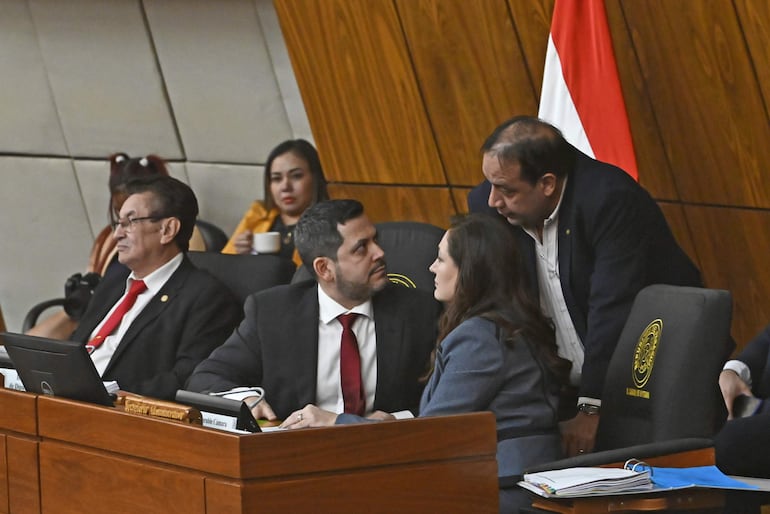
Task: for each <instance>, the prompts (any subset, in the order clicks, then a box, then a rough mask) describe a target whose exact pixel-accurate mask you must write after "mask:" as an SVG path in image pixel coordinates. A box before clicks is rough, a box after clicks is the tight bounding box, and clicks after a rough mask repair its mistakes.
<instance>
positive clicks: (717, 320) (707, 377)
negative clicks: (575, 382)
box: [501, 285, 732, 512]
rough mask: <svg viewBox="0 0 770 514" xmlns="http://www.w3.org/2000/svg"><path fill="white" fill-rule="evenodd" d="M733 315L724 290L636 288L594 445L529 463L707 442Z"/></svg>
mask: <svg viewBox="0 0 770 514" xmlns="http://www.w3.org/2000/svg"><path fill="white" fill-rule="evenodd" d="M731 319H732V297H731V295H730V293H729V292H728V291H723V290H716V289H701V288H695V287H678V286H669V285H652V286H648V287H646V288H644V289H642V291H640V292H639V294H638V295H637V297H636V300H635V301H634V304H633V307H632V308H631V313H630V315H629V317H628V320H627V321H626V324H625V326H624V328H623V332H622V333H621V336H620V339H619V341H618V345H617V347H616V349H615V352H614V354H613V355H612V360H611V361H610V366H609V370H608V373H607V378H606V381H605V385H604V390H603V394H602V411H601V418H600V420H599V429H598V433H597V438H596V448H597V451H596V452H593V453H588V454H585V455H579V456H576V457H571V458H567V459H562V460H559V461H556V462H549V463H543V464H542V465H539V466H536V467H533V468H532V469H529V470H527V471H528V472H534V471H543V470H551V469H562V468H570V467H580V466H600V465H603V464H609V463H617V462H620V463H622V462H624V461H626V460H628V459H631V458H636V459H647V458H652V457H660V456H667V455H671V454H686V453H687V452H691V451H695V450H698V449H702V448H708V447H710V446H711V445H712V440H711V437H712V436H713V435H714V434H715V433H716V431H717V429H718V425H719V423H720V422H721V421H723V420H724V419H725V417H726V415H727V413H726V411H725V410H724V404H723V402H722V396H721V392H720V390H719V385H718V377H719V373H720V371H721V369H722V364H723V363H724V360H725V358H726V357H727V356H728V354H729V352H730V351H731V349H732V340H731V339H730V322H731ZM674 461H675V459H674ZM712 464H713V462H712ZM669 465H672V464H669ZM684 465H691V464H684ZM510 478H511V480H510V481H506V480H505V479H503V480H501V486H507V487H510V486H512V485H513V483H515V480H517V477H510ZM565 512H566V511H565Z"/></svg>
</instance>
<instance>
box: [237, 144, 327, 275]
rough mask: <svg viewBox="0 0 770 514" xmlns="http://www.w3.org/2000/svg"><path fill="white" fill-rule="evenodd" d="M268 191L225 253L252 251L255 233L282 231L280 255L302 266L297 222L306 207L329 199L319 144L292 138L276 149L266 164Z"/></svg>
mask: <svg viewBox="0 0 770 514" xmlns="http://www.w3.org/2000/svg"><path fill="white" fill-rule="evenodd" d="M264 190H265V201H264V202H260V201H259V200H257V201H255V202H254V203H252V204H251V207H250V208H249V210H248V211H246V213H245V214H244V215H243V219H241V222H240V223H239V224H238V227H237V228H236V229H235V232H233V235H232V237H231V238H230V241H228V243H227V245H226V246H225V247H224V249H223V250H222V253H241V254H247V253H252V242H253V238H254V234H255V233H260V232H278V233H280V234H281V250H280V252H279V255H281V256H283V257H286V258H289V259H292V260H293V261H294V263H295V264H296V265H297V266H299V265H300V264H301V263H302V262H301V260H300V258H299V255H298V254H297V251H296V250H295V249H294V237H293V232H294V225H295V224H296V223H297V220H299V217H300V216H301V215H302V213H303V212H305V209H307V208H308V207H310V206H311V205H313V204H314V203H316V202H318V201H322V200H328V199H329V194H328V193H327V192H326V178H325V177H324V173H323V169H321V161H320V160H319V158H318V152H317V151H316V149H315V147H313V145H312V144H310V143H309V142H307V141H305V140H304V139H290V140H288V141H284V142H283V143H281V144H279V145H278V146H276V147H275V148H273V150H272V151H271V152H270V155H268V157H267V163H266V164H265V188H264Z"/></svg>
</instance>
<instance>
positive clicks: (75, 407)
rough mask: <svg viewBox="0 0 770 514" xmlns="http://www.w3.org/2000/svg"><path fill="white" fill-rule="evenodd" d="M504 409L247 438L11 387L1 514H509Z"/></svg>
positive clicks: (0, 419)
mask: <svg viewBox="0 0 770 514" xmlns="http://www.w3.org/2000/svg"><path fill="white" fill-rule="evenodd" d="M496 441H497V439H496V432H495V420H494V417H493V415H492V414H491V413H477V414H465V415H458V416H447V417H437V418H424V419H413V420H404V421H392V422H383V423H376V424H361V425H347V426H336V427H329V428H318V429H307V430H297V431H285V432H284V431H280V432H269V433H263V434H252V435H239V434H233V433H227V432H220V431H216V430H211V429H207V428H203V427H200V426H191V425H185V424H181V423H177V422H173V421H166V420H163V419H156V418H150V417H144V416H138V415H133V414H127V413H125V412H122V411H120V410H117V409H111V408H106V407H101V406H97V405H90V404H86V403H80V402H74V401H69V400H63V399H60V398H52V397H47V396H38V395H34V394H30V393H20V392H16V391H11V390H7V389H2V388H0V450H1V451H0V512H11V513H13V514H25V513H57V514H59V513H70V512H71V513H77V514H81V513H84V512H89V513H91V512H110V513H131V514H133V513H136V512H142V513H162V514H170V513H177V512H178V513H184V514H190V513H201V514H203V513H222V514H238V513H256V512H308V513H317V512H335V513H361V512H365V513H376V512H388V513H392V512H399V513H410V512H421V513H427V512H447V513H451V512H458V513H459V512H463V513H465V512H475V513H484V512H488V513H496V512H497V511H498V492H497V463H496V460H495V452H496V447H497V445H496Z"/></svg>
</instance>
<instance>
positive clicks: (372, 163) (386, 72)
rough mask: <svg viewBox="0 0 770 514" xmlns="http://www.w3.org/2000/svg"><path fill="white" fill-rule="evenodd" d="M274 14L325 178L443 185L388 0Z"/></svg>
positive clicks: (291, 1)
mask: <svg viewBox="0 0 770 514" xmlns="http://www.w3.org/2000/svg"><path fill="white" fill-rule="evenodd" d="M275 7H276V11H277V12H278V16H279V19H280V21H281V27H282V28H283V34H284V37H285V38H286V44H287V47H288V49H289V55H290V56H291V60H292V64H293V66H294V70H295V73H296V76H297V82H298V84H299V87H300V90H301V91H302V98H303V100H304V102H305V107H306V108H307V114H308V119H309V120H310V125H311V127H312V128H313V136H314V138H315V141H316V143H317V146H318V150H319V153H320V155H321V161H322V162H323V165H324V172H325V174H326V176H327V178H328V179H329V180H331V181H340V180H345V181H353V182H374V183H391V184H392V183H396V184H439V183H444V182H445V176H444V172H443V170H442V168H441V161H440V159H439V156H438V151H437V149H436V143H435V141H434V139H433V136H432V133H431V129H430V124H429V122H428V118H427V116H426V114H425V108H424V106H423V104H422V99H421V98H420V92H419V90H418V87H417V81H416V80H415V77H414V74H413V72H412V68H411V64H410V59H409V55H408V53H407V48H406V42H405V41H404V36H403V32H402V30H401V26H400V23H399V20H398V17H397V15H396V9H395V6H394V4H393V2H392V0H367V1H366V2H351V1H348V0H324V1H322V2H319V1H317V0H276V2H275ZM297 13H302V15H301V16H297Z"/></svg>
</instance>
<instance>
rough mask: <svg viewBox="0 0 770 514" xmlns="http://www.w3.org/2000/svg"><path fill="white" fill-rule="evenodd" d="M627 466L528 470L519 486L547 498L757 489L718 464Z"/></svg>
mask: <svg viewBox="0 0 770 514" xmlns="http://www.w3.org/2000/svg"><path fill="white" fill-rule="evenodd" d="M631 462H632V461H629V462H627V463H626V466H625V467H624V468H567V469H558V470H555V471H543V472H540V473H527V474H525V475H524V481H522V482H519V485H520V486H521V487H523V488H525V489H527V490H529V491H532V492H533V493H535V494H538V495H540V496H543V497H545V498H577V497H585V496H608V495H614V494H633V493H642V492H658V491H671V490H675V489H688V488H691V487H704V488H710V489H736V490H737V489H757V486H755V485H752V484H749V483H747V482H742V481H740V480H737V479H735V478H732V477H728V476H727V475H725V474H724V473H722V472H721V471H720V470H719V469H718V468H717V467H716V466H699V467H692V468H659V467H651V466H648V465H647V464H645V463H643V462H639V461H635V463H634V464H633V465H630V464H629V463H631Z"/></svg>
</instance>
